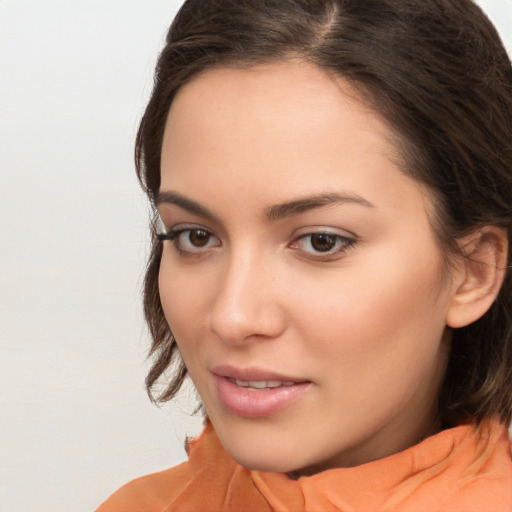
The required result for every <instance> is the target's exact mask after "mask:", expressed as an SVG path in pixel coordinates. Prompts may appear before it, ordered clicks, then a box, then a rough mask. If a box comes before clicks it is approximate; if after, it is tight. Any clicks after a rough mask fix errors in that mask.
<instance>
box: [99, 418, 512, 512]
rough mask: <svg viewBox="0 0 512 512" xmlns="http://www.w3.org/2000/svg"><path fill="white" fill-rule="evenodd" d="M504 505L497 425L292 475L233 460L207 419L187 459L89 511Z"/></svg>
mask: <svg viewBox="0 0 512 512" xmlns="http://www.w3.org/2000/svg"><path fill="white" fill-rule="evenodd" d="M221 510H222V511H232V512H235V511H236V512H240V511H244V512H267V511H269V512H271V511H272V512H299V511H303V512H326V511H339V512H357V511H369V510H372V511H377V510H382V511H394V512H405V511H408V512H423V511H424V512H427V511H429V512H432V511H439V512H449V511H452V512H453V511H462V510H463V511H464V512H483V511H485V512H512V461H511V455H510V441H509V438H508V432H507V429H506V427H505V426H503V425H501V424H500V423H498V422H487V423H484V424H483V425H481V427H480V428H479V429H478V430H477V429H475V427H474V426H472V425H461V426H459V427H456V428H453V429H448V430H445V431H442V432H440V433H439V434H437V435H435V436H432V437H429V438H427V439H425V440H424V441H422V442H421V443H419V444H418V445H415V446H413V447H411V448H409V449H407V450H405V451H403V452H400V453H397V454H394V455H391V456H389V457H386V458H384V459H380V460H376V461H373V462H369V463H367V464H363V465H361V466H357V467H353V468H337V469H331V470H326V471H323V472H321V473H318V474H315V475H312V476H307V477H301V478H299V479H297V480H293V479H291V478H288V477H287V476H286V475H283V474H279V473H270V472H262V471H249V470H247V469H245V468H243V467H242V466H240V465H239V464H237V463H236V462H235V461H234V460H233V459H232V458H231V457H230V456H229V455H228V454H227V452H226V451H225V450H224V448H223V447H222V445H221V443H220V441H219V439H218V437H217V435H216V433H215V430H214V429H213V427H212V425H211V424H209V423H208V424H207V425H206V428H205V430H204V431H203V433H202V434H201V436H200V437H199V438H198V439H196V440H195V441H193V442H192V443H191V445H190V451H189V460H188V461H187V462H184V463H183V464H180V465H179V466H176V467H175V468H171V469H169V470H165V471H162V472H160V473H155V474H152V475H148V476H146V477H142V478H139V479H137V480H134V481H133V482H130V483H128V484H127V485H125V486H124V487H122V488H121V489H119V490H118V491H117V492H116V493H114V494H113V495H112V496H111V497H110V498H109V499H108V500H107V501H106V502H105V503H103V504H102V505H101V506H100V507H99V509H98V511H97V512H173V511H179V512H205V511H210V512H214V511H221Z"/></svg>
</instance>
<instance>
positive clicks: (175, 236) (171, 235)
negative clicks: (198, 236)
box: [157, 226, 220, 255]
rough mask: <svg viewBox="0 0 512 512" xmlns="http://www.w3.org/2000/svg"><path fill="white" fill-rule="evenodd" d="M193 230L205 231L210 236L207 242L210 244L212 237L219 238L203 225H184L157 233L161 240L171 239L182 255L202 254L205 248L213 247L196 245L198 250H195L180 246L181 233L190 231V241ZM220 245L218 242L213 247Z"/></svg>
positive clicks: (197, 231)
mask: <svg viewBox="0 0 512 512" xmlns="http://www.w3.org/2000/svg"><path fill="white" fill-rule="evenodd" d="M193 232H196V233H199V232H202V233H205V234H206V236H207V237H208V240H207V242H206V243H207V244H208V242H209V241H210V239H211V238H217V237H216V236H215V235H214V234H213V233H212V232H211V231H209V230H208V229H206V228H203V227H201V226H191V227H184V228H179V229H171V230H169V231H168V232H167V233H159V234H158V235H157V237H158V240H160V241H161V242H164V241H165V240H169V241H171V242H173V245H174V247H175V248H176V249H177V251H178V252H179V253H180V254H182V255H194V254H201V253H202V252H203V250H204V249H209V248H211V247H212V246H211V245H208V246H205V247H201V246H196V249H197V250H193V249H188V250H187V249H184V248H183V247H180V237H181V235H183V234H185V233H188V237H189V241H190V236H191V234H192V233H193ZM182 244H183V242H182ZM218 245H220V243H219V244H217V245H214V246H213V247H217V246H218Z"/></svg>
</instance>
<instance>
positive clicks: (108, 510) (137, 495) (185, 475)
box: [96, 423, 248, 512]
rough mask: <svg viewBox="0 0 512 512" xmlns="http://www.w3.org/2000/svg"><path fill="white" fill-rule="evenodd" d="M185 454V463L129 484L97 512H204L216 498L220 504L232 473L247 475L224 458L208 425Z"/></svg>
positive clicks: (112, 496)
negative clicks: (198, 511) (184, 511)
mask: <svg viewBox="0 0 512 512" xmlns="http://www.w3.org/2000/svg"><path fill="white" fill-rule="evenodd" d="M187 452H188V461H186V462H183V463H182V464H179V465H178V466H175V467H173V468H170V469H166V470H164V471H160V472H158V473H152V474H150V475H146V476H143V477H140V478H137V479H135V480H132V481H131V482H128V483H127V484H126V485H124V486H123V487H121V488H120V489H118V490H117V491H116V492H115V493H114V494H112V495H111V496H110V497H109V498H108V499H107V500H106V501H105V502H103V503H102V504H101V505H100V506H99V508H97V510H96V512H167V511H171V510H207V509H208V503H211V502H212V500H213V501H215V498H216V497H217V498H218V500H220V501H222V500H223V499H224V493H225V489H223V487H222V483H223V482H224V483H225V484H226V486H228V487H229V485H230V483H229V482H230V477H231V476H232V475H233V474H234V473H239V472H240V471H241V472H242V473H248V472H247V471H246V470H243V469H242V468H241V467H240V468H237V464H236V463H235V462H234V461H233V460H232V459H231V458H230V457H229V456H228V455H227V453H226V452H225V451H224V449H223V448H222V445H221V444H220V441H219V440H218V438H217V435H216V434H215V431H214V430H213V427H212V426H211V424H210V423H208V424H207V425H206V428H205V429H204V431H203V433H202V434H201V435H200V436H199V438H197V439H195V440H194V441H192V442H191V443H190V445H189V447H188V449H187ZM237 469H238V471H237ZM223 476H224V478H223ZM247 476H248V475H246V477H247ZM217 495H218V496H217ZM205 505H206V508H204V506H205ZM198 506H200V507H203V508H197V507H198Z"/></svg>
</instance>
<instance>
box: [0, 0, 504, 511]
mask: <svg viewBox="0 0 512 512" xmlns="http://www.w3.org/2000/svg"><path fill="white" fill-rule="evenodd" d="M480 3H481V5H483V7H484V8H485V9H486V10H487V11H488V13H489V14H490V16H491V18H492V19H493V21H494V22H495V23H496V24H497V25H498V28H499V29H500V31H501V33H502V35H503V38H504V40H505V42H506V44H507V46H508V48H509V49H511V48H512V0H485V1H484V0H482V1H481V2H480ZM180 4H181V1H180V0H174V1H173V0H150V1H148V0H146V1H144V0H101V1H100V0H60V1H59V0H44V1H43V0H0V233H1V242H0V244H1V245H0V336H1V338H0V339H1V345H0V379H1V380H0V461H1V462H0V512H70V511H73V512H79V511H90V510H93V509H94V507H95V506H97V505H98V504H99V503H100V502H101V501H102V500H103V499H104V498H106V497H107V496H108V495H109V494H110V493H111V492H112V491H114V490H115V489H116V488H117V487H119V486H120V485H121V484H123V483H125V482H126V481H128V480H130V479H131V478H133V477H136V476H139V475H142V474H145V473H149V472H153V471H157V470H160V469H164V468H166V467H169V466H172V465H174V464H176V463H177V462H178V461H180V460H183V458H184V451H183V449H182V444H183V437H184V435H185V432H190V431H193V429H194V428H195V429H197V425H196V426H195V427H194V424H193V422H192V423H191V422H190V420H188V416H187V414H186V409H187V407H186V405H183V404H182V405H181V406H177V405H173V406H167V407H165V408H164V409H158V408H156V407H154V406H152V405H151V404H150V403H149V400H148V399H147V396H146V394H145V391H144V386H143V379H144V375H145V372H146V370H147V364H146V362H145V353H146V349H147V346H148V343H149V340H148V336H147V334H146V331H145V327H144V324H143V321H142V312H141V310H142V308H141V300H140V291H141V283H142V276H143V269H144V262H145V257H146V252H147V234H146V226H147V219H148V211H147V208H146V206H145V202H144V199H143V197H142V194H141V192H140V191H139V188H138V185H137V182H136V179H135V176H134V172H133V163H132V161H133V158H132V150H133V139H134V136H135V131H136V127H137V121H138V119H139V117H140V115H141V112H142V109H143V106H144V103H145V101H146V99H147V97H148V95H149V92H150V90H151V83H152V72H153V67H154V63H155V59H156V56H157V53H158V50H159V48H160V47H161V45H162V42H163V37H164V34H165V32H166V29H167V27H168V25H169V23H170V21H171V19H172V18H173V16H174V14H175V12H176V11H177V9H178V7H179V5H180ZM185 404H186V401H185Z"/></svg>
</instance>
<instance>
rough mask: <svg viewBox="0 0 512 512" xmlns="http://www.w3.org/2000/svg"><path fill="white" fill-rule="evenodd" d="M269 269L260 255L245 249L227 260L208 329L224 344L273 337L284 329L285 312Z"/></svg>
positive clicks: (235, 252)
mask: <svg viewBox="0 0 512 512" xmlns="http://www.w3.org/2000/svg"><path fill="white" fill-rule="evenodd" d="M272 275H273V273H272V269H271V265H269V262H268V260H267V259H266V258H265V257H264V256H263V255H262V254H261V252H259V251H256V250H252V249H250V248H249V247H245V248H243V249H239V250H236V249H234V250H232V251H231V254H230V256H229V258H227V259H226V262H225V267H224V272H223V273H222V275H221V277H220V282H219V283H218V293H217V295H216V297H215V299H214V303H213V305H212V310H211V328H212V330H213V331H214V332H215V333H216V334H217V335H218V336H219V337H220V338H221V339H222V340H224V341H226V342H230V343H239V342H243V341H245V340H247V339H248V338H250V337H275V336H278V335H279V334H280V333H281V331H282V330H283V329H284V312H283V310H282V307H281V304H280V303H279V299H278V288H277V286H276V283H275V280H274V279H273V278H272Z"/></svg>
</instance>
